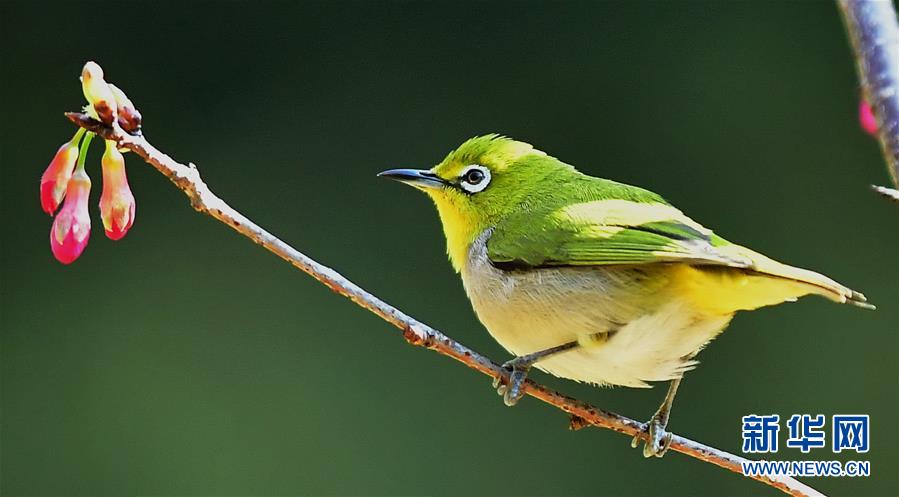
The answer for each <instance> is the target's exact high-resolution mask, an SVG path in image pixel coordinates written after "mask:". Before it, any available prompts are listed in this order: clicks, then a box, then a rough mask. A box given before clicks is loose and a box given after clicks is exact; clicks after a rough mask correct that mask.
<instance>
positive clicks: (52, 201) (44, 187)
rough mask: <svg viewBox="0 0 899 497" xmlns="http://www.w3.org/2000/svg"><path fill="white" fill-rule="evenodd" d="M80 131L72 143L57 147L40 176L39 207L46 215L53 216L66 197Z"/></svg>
mask: <svg viewBox="0 0 899 497" xmlns="http://www.w3.org/2000/svg"><path fill="white" fill-rule="evenodd" d="M82 134H84V133H83V132H82V131H80V130H79V131H78V133H75V137H74V138H72V141H69V142H67V143H65V144H63V146H61V147H59V150H58V151H57V152H56V155H55V156H54V157H53V160H52V161H50V165H49V166H47V169H46V170H45V171H44V174H43V175H42V176H41V207H42V208H43V209H44V212H46V213H47V214H50V215H51V216H52V215H53V213H54V212H56V208H57V207H59V204H60V203H62V199H63V198H65V196H66V186H68V184H69V179H70V178H71V177H72V171H74V170H75V162H76V161H77V160H78V140H79V139H80V138H81V135H82Z"/></svg>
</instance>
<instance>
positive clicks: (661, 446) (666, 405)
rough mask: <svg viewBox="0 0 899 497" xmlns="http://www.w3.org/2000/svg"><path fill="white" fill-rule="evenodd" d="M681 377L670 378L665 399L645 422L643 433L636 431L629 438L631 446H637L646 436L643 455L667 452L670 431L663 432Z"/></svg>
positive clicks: (657, 454)
mask: <svg viewBox="0 0 899 497" xmlns="http://www.w3.org/2000/svg"><path fill="white" fill-rule="evenodd" d="M680 382H681V378H677V379H675V380H671V385H670V386H669V387H668V393H667V394H665V400H664V401H663V402H662V405H661V406H659V410H658V411H656V413H655V414H653V415H652V418H650V420H649V421H648V422H647V423H646V428H644V430H645V435H644V434H643V433H638V434H637V435H635V436H634V439H633V440H631V447H637V445H638V444H639V443H640V440H641V439H642V438H643V437H646V445H644V446H643V457H662V456H664V455H665V452H668V447H669V446H671V433H667V432H665V428H666V427H667V426H668V416H669V415H670V414H671V404H673V403H674V396H675V395H677V387H678V386H680Z"/></svg>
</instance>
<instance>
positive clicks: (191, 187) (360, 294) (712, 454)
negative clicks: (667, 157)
mask: <svg viewBox="0 0 899 497" xmlns="http://www.w3.org/2000/svg"><path fill="white" fill-rule="evenodd" d="M66 116H67V117H68V118H69V119H70V120H71V121H72V122H73V123H75V124H77V125H78V126H81V127H83V128H86V129H87V130H89V131H93V132H94V133H97V134H98V135H99V136H101V137H103V138H105V139H107V140H115V141H116V142H117V144H118V146H119V147H123V148H127V149H129V150H131V151H133V152H134V153H136V154H137V155H139V156H141V157H142V158H143V159H144V160H145V161H146V162H147V163H149V164H150V165H152V166H153V167H155V168H156V169H157V170H158V171H159V172H161V173H162V174H164V175H165V176H167V177H168V178H169V179H170V180H172V182H173V183H174V184H175V186H177V187H178V188H180V189H181V190H182V191H183V192H184V193H185V194H187V196H188V198H190V201H191V205H192V206H193V207H194V209H196V210H197V211H199V212H202V213H204V214H208V215H210V216H212V217H214V218H215V219H218V220H219V221H221V222H223V223H225V224H227V225H228V226H230V227H231V228H233V229H234V230H236V231H237V232H238V233H240V234H242V235H244V236H246V237H247V238H249V239H250V240H253V241H254V242H256V243H258V244H259V245H262V246H263V247H265V248H266V249H268V250H269V251H271V252H273V253H274V254H275V255H277V256H278V257H280V258H282V259H284V260H285V261H287V262H289V263H290V264H292V265H293V266H294V267H296V268H297V269H299V270H301V271H303V272H305V273H307V274H309V275H310V276H312V277H313V278H315V279H316V280H318V281H320V282H321V283H323V284H324V285H325V286H327V287H328V288H330V289H331V290H333V291H334V292H336V293H338V294H340V295H343V296H344V297H347V298H348V299H350V300H352V301H353V302H355V303H356V304H357V305H359V306H361V307H363V308H365V309H368V310H369V311H371V312H373V313H374V314H376V315H377V316H378V317H380V318H381V319H383V320H384V321H387V322H388V323H390V324H392V325H394V326H396V327H397V328H399V329H400V330H402V332H403V337H404V338H405V339H406V341H407V342H409V343H410V344H413V345H419V346H422V347H425V348H428V349H431V350H433V351H436V352H437V353H439V354H442V355H445V356H449V357H452V358H453V359H456V360H458V361H459V362H462V363H463V364H465V365H466V366H468V367H469V368H471V369H474V370H476V371H479V372H481V373H484V374H486V375H488V376H491V377H493V378H500V379H501V381H503V382H505V383H508V380H509V372H508V371H507V370H505V369H503V368H502V367H501V366H500V365H498V364H496V363H494V362H492V361H491V360H490V359H488V358H486V357H484V356H482V355H481V354H478V353H477V352H475V351H473V350H471V349H469V348H468V347H466V346H464V345H462V344H460V343H459V342H457V341H455V340H453V339H452V338H450V337H448V336H446V335H444V334H443V333H441V332H440V331H438V330H436V329H434V328H431V327H430V326H428V325H426V324H424V323H422V322H420V321H418V320H416V319H414V318H412V317H410V316H408V315H406V314H404V313H403V312H402V311H400V310H399V309H397V308H395V307H393V306H391V305H390V304H388V303H386V302H384V301H383V300H381V299H379V298H378V297H376V296H374V295H372V294H371V293H369V292H367V291H366V290H364V289H363V288H361V287H359V286H358V285H356V284H355V283H353V282H351V281H349V280H348V279H346V278H344V277H343V276H342V275H340V274H339V273H337V272H336V271H334V270H333V269H331V268H329V267H327V266H324V265H322V264H320V263H318V262H316V261H315V260H313V259H311V258H309V257H308V256H306V255H304V254H302V253H301V252H299V251H297V250H296V249H294V248H293V247H291V246H290V245H288V244H286V243H284V242H283V241H281V240H279V239H278V238H277V237H275V236H274V235H272V234H271V233H269V232H268V231H266V230H264V229H262V228H261V227H259V226H257V225H256V224H255V223H254V222H253V221H251V220H249V219H247V218H246V217H245V216H244V215H242V214H240V213H239V212H237V211H236V210H234V209H232V208H231V207H230V206H228V204H226V203H225V202H224V201H223V200H222V199H220V198H218V197H217V196H216V195H215V194H213V193H212V191H211V190H210V189H209V187H207V186H206V184H205V183H204V182H203V180H202V179H201V178H200V172H199V171H198V170H197V168H196V166H194V165H193V164H189V165H184V164H180V163H178V162H176V161H175V160H173V159H172V158H171V157H169V156H168V155H166V154H164V153H162V152H160V151H159V150H158V149H156V147H154V146H153V145H151V144H150V143H149V142H148V141H147V140H146V139H145V138H144V137H142V136H132V135H129V134H127V133H126V132H124V131H123V130H122V129H121V128H119V127H118V125H114V128H109V127H106V126H103V125H101V124H100V123H98V122H97V121H94V120H93V119H91V118H90V117H88V116H87V115H84V114H80V113H74V112H70V113H67V114H66ZM524 391H525V393H527V394H528V395H530V396H532V397H534V398H537V399H539V400H542V401H543V402H546V403H547V404H550V405H553V406H555V407H558V408H559V409H561V410H563V411H565V412H566V413H568V414H569V415H571V424H570V426H571V428H572V429H580V428H582V427H584V426H586V425H593V426H598V427H600V428H607V429H610V430H614V431H617V432H619V433H623V434H626V435H629V436H631V437H633V436H635V435H640V436H641V437H644V438H645V433H644V431H643V429H644V423H640V422H638V421H634V420H633V419H630V418H626V417H624V416H621V415H618V414H615V413H613V412H609V411H605V410H603V409H599V408H596V407H593V406H591V405H589V404H587V403H585V402H581V401H579V400H577V399H573V398H571V397H568V396H565V395H562V394H560V393H558V392H555V391H553V390H551V389H549V388H547V387H544V386H542V385H539V384H537V383H535V382H533V381H531V380H527V382H526V385H525V386H524ZM671 450H674V451H677V452H681V453H683V454H686V455H688V456H690V457H694V458H696V459H699V460H701V461H705V462H708V463H711V464H714V465H716V466H720V467H722V468H725V469H728V470H730V471H733V472H735V473H739V474H743V473H742V467H741V463H745V462H749V460H748V459H744V458H742V457H739V456H736V455H733V454H730V453H727V452H724V451H722V450H718V449H716V448H714V447H709V446H708V445H704V444H701V443H699V442H694V441H692V440H689V439H686V438H684V437H681V436H677V435H672V440H671ZM751 478H753V479H756V480H758V481H761V482H763V483H766V484H768V485H771V486H773V487H776V488H778V489H780V490H782V491H783V492H785V493H787V494H789V495H794V496H808V497H812V496H822V494H821V493H820V492H818V491H816V490H815V489H813V488H811V487H808V486H807V485H805V484H803V483H801V482H799V481H797V480H795V479H793V478H790V477H781V476H775V477H763V476H752V477H751Z"/></svg>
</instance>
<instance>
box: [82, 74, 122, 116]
mask: <svg viewBox="0 0 899 497" xmlns="http://www.w3.org/2000/svg"><path fill="white" fill-rule="evenodd" d="M81 91H82V92H84V98H86V99H87V102H88V103H89V104H90V105H91V106H90V107H89V108H88V114H90V116H91V117H93V118H96V119H97V120H99V121H101V122H102V123H103V124H106V125H107V126H109V125H112V123H113V122H114V121H115V120H116V104H115V96H114V95H113V94H112V90H110V89H109V85H107V84H106V81H104V80H103V69H102V68H100V66H99V65H98V64H97V63H96V62H93V61H88V62H87V63H86V64H84V69H82V70H81Z"/></svg>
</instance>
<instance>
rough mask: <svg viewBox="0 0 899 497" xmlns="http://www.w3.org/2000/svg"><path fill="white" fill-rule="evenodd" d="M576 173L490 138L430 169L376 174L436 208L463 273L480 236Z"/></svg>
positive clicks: (526, 149)
mask: <svg viewBox="0 0 899 497" xmlns="http://www.w3.org/2000/svg"><path fill="white" fill-rule="evenodd" d="M573 173H574V174H577V173H575V172H574V168H572V167H571V166H569V165H567V164H564V163H562V162H561V161H559V160H557V159H555V158H553V157H550V156H548V155H546V154H545V153H543V152H541V151H539V150H536V149H535V148H534V147H532V146H531V145H529V144H527V143H524V142H519V141H515V140H512V139H510V138H505V137H502V136H499V135H486V136H479V137H476V138H472V139H470V140H468V141H466V142H465V143H463V144H462V145H461V146H460V147H459V148H457V149H456V150H454V151H452V152H450V153H449V155H447V156H446V158H445V159H443V161H442V162H440V164H438V165H436V166H434V167H433V168H431V169H427V170H422V169H390V170H388V171H383V172H381V173H379V174H378V176H383V177H385V178H390V179H393V180H397V181H400V182H403V183H405V184H407V185H410V186H414V187H415V188H417V189H419V190H421V191H423V192H425V193H427V194H428V196H429V197H431V199H432V200H433V201H434V203H435V204H437V211H438V212H439V214H440V220H441V222H442V223H443V232H444V234H445V235H446V240H447V252H448V253H449V256H450V261H451V262H452V263H453V267H455V268H456V270H457V271H459V270H461V269H462V267H463V266H464V264H465V260H466V259H467V255H468V254H467V252H468V248H469V246H470V245H471V242H473V241H474V240H475V239H476V238H477V236H478V235H479V234H480V233H482V232H483V231H484V230H485V229H487V228H490V227H491V226H493V225H495V224H496V223H497V222H498V221H499V220H500V219H502V218H503V217H505V216H507V215H509V214H512V213H515V212H518V210H520V209H528V208H531V207H532V206H534V205H540V204H541V203H543V201H544V200H545V199H546V197H552V196H554V192H555V191H556V190H557V189H556V188H554V186H558V184H559V182H560V181H561V179H562V178H564V177H566V176H570V175H572V174H573Z"/></svg>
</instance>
